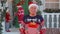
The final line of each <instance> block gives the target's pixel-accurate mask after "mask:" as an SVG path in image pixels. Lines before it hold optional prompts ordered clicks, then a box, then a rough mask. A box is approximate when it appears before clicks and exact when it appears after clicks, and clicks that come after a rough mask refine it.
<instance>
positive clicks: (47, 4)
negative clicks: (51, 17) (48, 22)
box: [45, 0, 60, 9]
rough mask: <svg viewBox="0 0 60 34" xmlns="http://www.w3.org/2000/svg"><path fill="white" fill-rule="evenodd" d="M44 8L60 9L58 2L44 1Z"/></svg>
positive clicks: (59, 1)
mask: <svg viewBox="0 0 60 34" xmlns="http://www.w3.org/2000/svg"><path fill="white" fill-rule="evenodd" d="M45 8H48V9H60V0H45Z"/></svg>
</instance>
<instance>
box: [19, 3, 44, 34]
mask: <svg viewBox="0 0 60 34" xmlns="http://www.w3.org/2000/svg"><path fill="white" fill-rule="evenodd" d="M37 10H38V5H37V4H35V3H32V2H31V3H30V4H29V15H25V16H24V18H23V21H21V23H24V24H23V25H24V26H25V28H23V27H22V26H21V27H22V28H21V29H20V32H21V34H28V32H27V33H26V32H24V31H25V30H24V29H27V28H26V25H27V24H30V23H31V24H33V26H34V24H39V25H40V27H39V31H40V29H41V28H42V26H43V25H44V19H43V17H42V16H41V15H37V12H38V11H37ZM28 26H29V25H28ZM36 26H37V25H36ZM33 28H35V27H33ZM28 29H30V28H28ZM31 29H32V28H31ZM31 29H30V34H35V32H33V30H31ZM22 32H24V33H22Z"/></svg>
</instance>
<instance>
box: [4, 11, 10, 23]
mask: <svg viewBox="0 0 60 34" xmlns="http://www.w3.org/2000/svg"><path fill="white" fill-rule="evenodd" d="M5 20H6V22H9V20H10V14H9V13H8V12H7V13H6V16H5Z"/></svg>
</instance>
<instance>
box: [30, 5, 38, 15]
mask: <svg viewBox="0 0 60 34" xmlns="http://www.w3.org/2000/svg"><path fill="white" fill-rule="evenodd" d="M29 12H30V14H36V13H37V7H36V6H32V7H30V9H29Z"/></svg>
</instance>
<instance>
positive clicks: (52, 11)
mask: <svg viewBox="0 0 60 34" xmlns="http://www.w3.org/2000/svg"><path fill="white" fill-rule="evenodd" d="M44 12H46V13H60V9H48V8H46V9H45V10H44Z"/></svg>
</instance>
